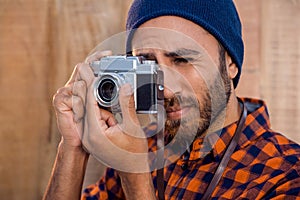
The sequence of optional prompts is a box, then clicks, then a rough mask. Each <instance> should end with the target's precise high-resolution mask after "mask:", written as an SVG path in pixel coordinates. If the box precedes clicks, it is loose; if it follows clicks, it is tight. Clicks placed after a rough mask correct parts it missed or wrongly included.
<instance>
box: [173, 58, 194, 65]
mask: <svg viewBox="0 0 300 200" xmlns="http://www.w3.org/2000/svg"><path fill="white" fill-rule="evenodd" d="M192 60H193V59H192V58H183V57H178V58H174V63H175V64H185V63H189V62H191V61H192Z"/></svg>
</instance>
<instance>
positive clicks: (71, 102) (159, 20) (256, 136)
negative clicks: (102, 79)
mask: <svg viewBox="0 0 300 200" xmlns="http://www.w3.org/2000/svg"><path fill="white" fill-rule="evenodd" d="M136 28H137V30H134V29H136ZM127 29H128V31H129V32H130V34H129V37H128V47H129V49H130V50H131V51H132V52H131V53H132V54H133V55H140V56H144V57H145V58H146V59H149V60H154V61H156V62H157V63H158V64H159V65H160V66H161V68H162V70H163V71H164V75H165V83H164V86H165V88H164V98H165V111H166V122H165V134H166V147H167V146H168V144H173V147H174V146H175V147H180V150H179V151H177V152H176V150H177V149H176V148H173V149H171V150H169V149H168V148H166V149H167V150H168V152H167V157H166V161H165V162H166V163H167V164H165V165H164V188H158V189H159V190H162V189H163V190H164V191H165V195H164V196H165V198H166V199H188V198H190V199H201V198H203V199H208V198H210V197H211V198H213V199H235V198H240V199H297V198H299V196H300V165H299V164H300V161H299V158H300V147H299V145H298V144H296V143H293V142H292V141H289V140H288V139H286V138H285V137H284V136H282V135H281V134H278V133H276V132H274V131H272V130H271V129H270V124H269V119H268V113H267V108H266V106H265V104H264V102H262V101H259V100H254V99H238V98H237V97H236V95H235V91H234V89H235V87H236V86H237V84H238V81H239V77H240V74H241V69H242V61H243V42H242V38H241V25H240V21H239V17H238V14H237V12H236V9H235V6H234V4H233V2H232V1H231V0H218V1H215V0H190V1H182V0H151V1H150V0H135V1H134V2H133V5H132V7H131V9H130V11H129V15H128V20H127ZM107 55H111V52H108V51H105V52H97V53H95V54H93V55H92V56H90V57H89V58H88V59H87V61H86V62H85V63H81V64H78V65H77V66H76V68H75V70H74V72H73V74H72V77H71V79H70V80H69V82H68V83H67V84H66V86H64V87H63V88H61V89H60V90H58V93H57V94H56V95H55V97H54V107H55V110H56V113H57V119H58V128H59V130H60V132H61V134H62V141H61V143H60V145H59V148H58V154H57V159H56V162H55V166H54V169H53V174H52V177H51V179H50V183H49V186H48V188H47V191H46V194H45V199H78V198H79V197H80V193H81V187H82V181H83V177H84V171H85V166H86V163H87V159H88V156H89V154H88V153H87V152H90V153H92V154H93V155H94V156H96V157H97V158H99V159H101V160H104V162H106V163H107V162H110V160H114V162H116V163H117V164H116V163H114V162H111V163H110V164H109V165H110V166H111V167H112V168H115V169H112V168H108V170H107V172H106V174H105V176H104V177H103V178H102V179H101V180H99V182H97V184H95V185H92V186H90V187H88V188H87V189H85V190H84V194H83V195H82V198H83V199H124V198H126V199H141V198H144V199H156V197H157V184H156V179H157V178H158V177H156V172H155V171H152V169H149V168H147V166H148V163H147V162H145V161H147V158H146V157H147V156H144V157H143V156H141V157H139V158H140V159H137V160H135V161H134V160H129V161H128V163H129V164H128V163H126V162H127V160H126V159H127V158H128V159H134V158H135V156H133V157H131V156H128V157H126V159H122V156H123V155H122V156H120V155H121V153H120V154H118V151H114V150H112V151H109V149H111V146H116V147H118V148H120V149H122V150H124V151H126V152H128V153H132V154H134V155H137V154H139V155H140V154H141V155H147V152H148V148H149V149H150V151H151V150H153V149H155V145H154V144H153V139H152V138H149V141H148V142H149V144H147V141H146V140H145V139H144V137H143V135H144V131H143V130H142V128H141V127H140V122H139V119H138V117H137V115H136V113H135V110H134V104H135V103H134V100H133V95H132V92H133V91H132V88H131V86H130V85H129V84H125V85H124V86H122V87H121V90H120V93H119V101H120V107H121V110H122V117H123V121H122V122H121V123H118V122H117V121H116V120H115V118H114V116H113V115H112V114H111V113H110V112H108V111H106V110H103V109H99V107H98V105H97V102H96V100H95V98H94V96H93V90H92V89H91V88H93V84H94V80H95V78H94V74H93V72H92V70H91V68H90V67H89V64H90V63H91V62H92V61H95V60H99V59H100V58H102V57H104V56H107ZM146 129H148V130H146V135H147V132H149V131H151V130H152V129H151V126H149V127H147V128H146ZM191 138H192V141H191V143H189V141H190V139H191ZM182 141H183V142H182ZM109 144H113V145H111V146H110V145H109ZM148 145H149V146H148ZM83 146H84V147H85V148H83ZM182 149H183V150H184V151H181V150H182ZM172 150H173V151H172ZM172 152H175V153H174V155H175V158H173V157H172V156H173V155H172ZM178 152H181V153H183V155H182V156H180V157H178V156H177V153H178ZM124 156H126V155H125V154H124ZM114 157H117V159H114ZM167 160H168V161H167ZM118 161H120V162H118ZM145 163H146V164H145ZM144 164H145V165H144ZM219 166H221V167H219Z"/></svg>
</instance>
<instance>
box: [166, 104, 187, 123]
mask: <svg viewBox="0 0 300 200" xmlns="http://www.w3.org/2000/svg"><path fill="white" fill-rule="evenodd" d="M189 110H190V107H182V108H181V107H179V106H178V107H170V108H167V109H166V112H167V117H168V118H169V119H171V120H178V119H181V118H183V117H184V116H185V115H186V114H187V113H188V111H189Z"/></svg>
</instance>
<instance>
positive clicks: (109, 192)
mask: <svg viewBox="0 0 300 200" xmlns="http://www.w3.org/2000/svg"><path fill="white" fill-rule="evenodd" d="M100 199H101V200H104V199H125V195H124V193H123V190H122V186H121V180H120V177H119V176H118V174H117V172H116V171H115V170H113V169H111V168H107V170H106V174H105V176H104V177H103V178H102V179H100V180H99V181H98V182H97V183H96V184H93V185H90V186H88V187H87V188H86V189H85V190H84V191H83V194H82V197H81V200H100Z"/></svg>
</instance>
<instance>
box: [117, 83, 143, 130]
mask: <svg viewBox="0 0 300 200" xmlns="http://www.w3.org/2000/svg"><path fill="white" fill-rule="evenodd" d="M119 102H120V107H121V111H122V116H123V122H122V128H124V129H125V130H123V131H125V132H129V133H130V134H134V132H136V130H139V129H140V126H139V120H138V118H137V115H136V110H135V102H134V97H133V89H132V87H131V85H130V84H124V85H123V86H122V87H121V88H120V93H119Z"/></svg>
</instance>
